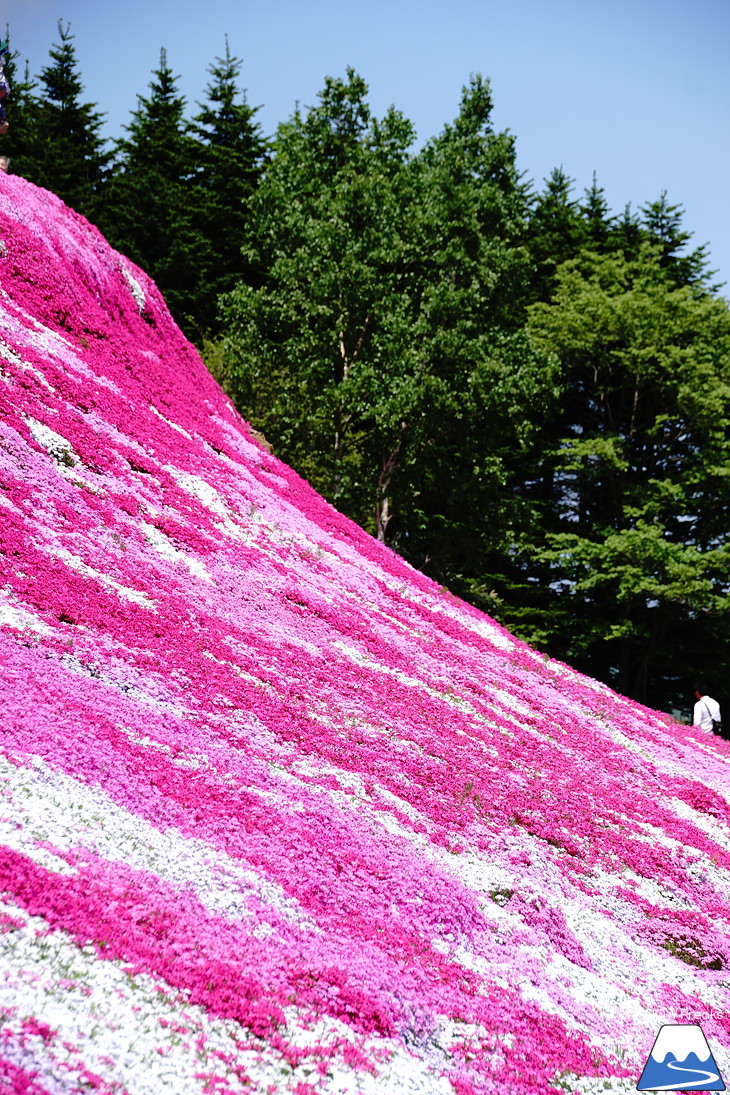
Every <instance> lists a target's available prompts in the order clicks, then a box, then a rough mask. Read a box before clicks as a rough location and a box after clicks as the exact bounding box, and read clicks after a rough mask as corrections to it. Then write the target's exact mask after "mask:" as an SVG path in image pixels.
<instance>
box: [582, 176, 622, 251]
mask: <svg viewBox="0 0 730 1095" xmlns="http://www.w3.org/2000/svg"><path fill="white" fill-rule="evenodd" d="M579 208H580V214H581V216H582V218H583V221H584V223H585V238H586V243H587V245H588V246H589V247H592V248H594V250H596V251H604V250H606V249H607V248H608V247H609V245H610V243H611V242H612V238H613V227H614V220H613V217H612V216H611V214H610V212H609V208H608V202H607V201H606V193H605V191H604V189H603V187H602V186H599V185H598V180H597V178H596V174H595V172H594V173H593V180H592V182H591V185H590V187H588V189H587V190H586V191H585V197H584V199H583V201H582V202H581V204H580V207H579Z"/></svg>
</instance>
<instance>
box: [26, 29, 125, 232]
mask: <svg viewBox="0 0 730 1095" xmlns="http://www.w3.org/2000/svg"><path fill="white" fill-rule="evenodd" d="M58 35H59V42H58V44H57V45H55V46H53V47H52V48H51V50H50V60H51V63H50V64H49V65H47V66H46V67H45V68H44V69H43V70H42V72H41V75H40V88H39V94H38V97H37V99H35V98H33V97H32V96H31V94H30V92H31V90H32V89H31V88H30V87H29V86H28V84H27V81H26V82H24V83H23V84H21V86H20V88H19V91H20V96H19V98H20V104H19V105H20V123H21V130H20V134H19V141H20V147H19V150H18V153H19V155H18V163H17V164H16V165H15V167H16V170H18V171H20V172H22V174H23V175H25V176H26V178H29V179H31V180H32V181H33V182H35V183H37V184H38V185H39V186H44V187H45V188H46V189H48V190H52V191H53V192H54V193H56V194H58V196H59V197H60V198H62V199H63V200H64V201H65V202H67V203H68V205H70V206H71V207H72V208H73V209H75V210H77V212H79V213H83V214H84V215H85V216H87V217H90V218H91V219H92V220H95V219H96V218H97V215H98V211H99V205H100V200H101V193H102V187H103V183H104V179H105V174H106V169H107V166H108V164H109V160H110V155H109V153H108V152H107V151H106V150H105V142H104V140H103V138H102V137H101V127H102V122H103V115H102V114H100V113H99V112H98V111H97V109H96V106H95V105H94V104H92V103H84V102H82V101H81V96H82V92H83V85H82V82H81V77H80V74H79V70H78V62H77V59H76V51H75V48H74V45H73V38H74V36H73V35H72V34H71V31H70V24H66V26H65V27H64V25H63V23H62V22H61V21H60V20H59V23H58ZM16 105H17V104H16ZM15 110H16V107H15V106H14V115H15ZM18 120H19V119H18V117H17V116H16V117H15V121H16V122H17V121H18Z"/></svg>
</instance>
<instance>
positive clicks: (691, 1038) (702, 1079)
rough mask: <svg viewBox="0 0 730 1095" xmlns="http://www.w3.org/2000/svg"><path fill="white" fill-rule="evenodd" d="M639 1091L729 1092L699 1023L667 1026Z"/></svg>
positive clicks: (646, 1068) (642, 1075)
mask: <svg viewBox="0 0 730 1095" xmlns="http://www.w3.org/2000/svg"><path fill="white" fill-rule="evenodd" d="M636 1089H637V1091H725V1084H724V1083H723V1080H722V1077H721V1075H720V1070H719V1069H718V1067H717V1065H716V1064H715V1058H714V1057H713V1056H712V1051H711V1049H710V1047H709V1045H708V1044H707V1039H706V1038H705V1035H704V1033H703V1032H702V1028H701V1027H700V1026H699V1025H698V1024H697V1023H667V1024H666V1025H665V1026H663V1027H662V1028H661V1030H660V1031H659V1033H658V1034H657V1037H656V1041H655V1042H654V1045H653V1046H652V1050H651V1053H650V1054H649V1057H648V1059H647V1062H646V1064H645V1065H644V1071H643V1072H642V1074H641V1079H640V1080H639V1082H638V1084H637V1085H636Z"/></svg>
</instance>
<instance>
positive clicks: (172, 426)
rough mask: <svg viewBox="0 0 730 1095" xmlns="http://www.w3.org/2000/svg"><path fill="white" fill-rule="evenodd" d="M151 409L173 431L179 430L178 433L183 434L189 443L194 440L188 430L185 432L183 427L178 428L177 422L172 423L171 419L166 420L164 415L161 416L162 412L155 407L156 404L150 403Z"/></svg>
mask: <svg viewBox="0 0 730 1095" xmlns="http://www.w3.org/2000/svg"><path fill="white" fill-rule="evenodd" d="M149 407H150V410H151V411H152V413H153V414H154V415H156V416H157V417H158V418H159V419H160V421H162V422H164V423H165V425H166V426H169V427H170V429H171V430H177V432H178V433H181V434H182V435H183V437H187V439H188V441H192V440H193V438H192V435H191V434H189V433H188V431H187V430H184V429H183V428H182V426H178V424H177V422H171V421H170V419H169V418H165V416H164V414H161V413H160V411H158V410H157V407H155V406H154V404H152V403H150V405H149Z"/></svg>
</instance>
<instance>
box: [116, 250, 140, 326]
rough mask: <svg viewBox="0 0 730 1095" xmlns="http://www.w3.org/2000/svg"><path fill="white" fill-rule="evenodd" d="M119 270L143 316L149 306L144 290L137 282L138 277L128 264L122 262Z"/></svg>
mask: <svg viewBox="0 0 730 1095" xmlns="http://www.w3.org/2000/svg"><path fill="white" fill-rule="evenodd" d="M119 269H120V270H121V273H122V277H123V278H124V280H125V281H126V283H127V285H128V286H129V291H130V293H131V294H132V296H133V298H134V303H135V304H136V305H137V310H138V311H139V314H140V315H142V313H143V312H144V310H145V307H146V305H147V298H146V297H145V293H144V289H143V288H142V286H141V285H140V283H139V282H138V281H137V279H136V277H135V276H134V274H133V273H132V271H131V270H130V269H129V267H128V266H127V264H126V262H120V263H119Z"/></svg>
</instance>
